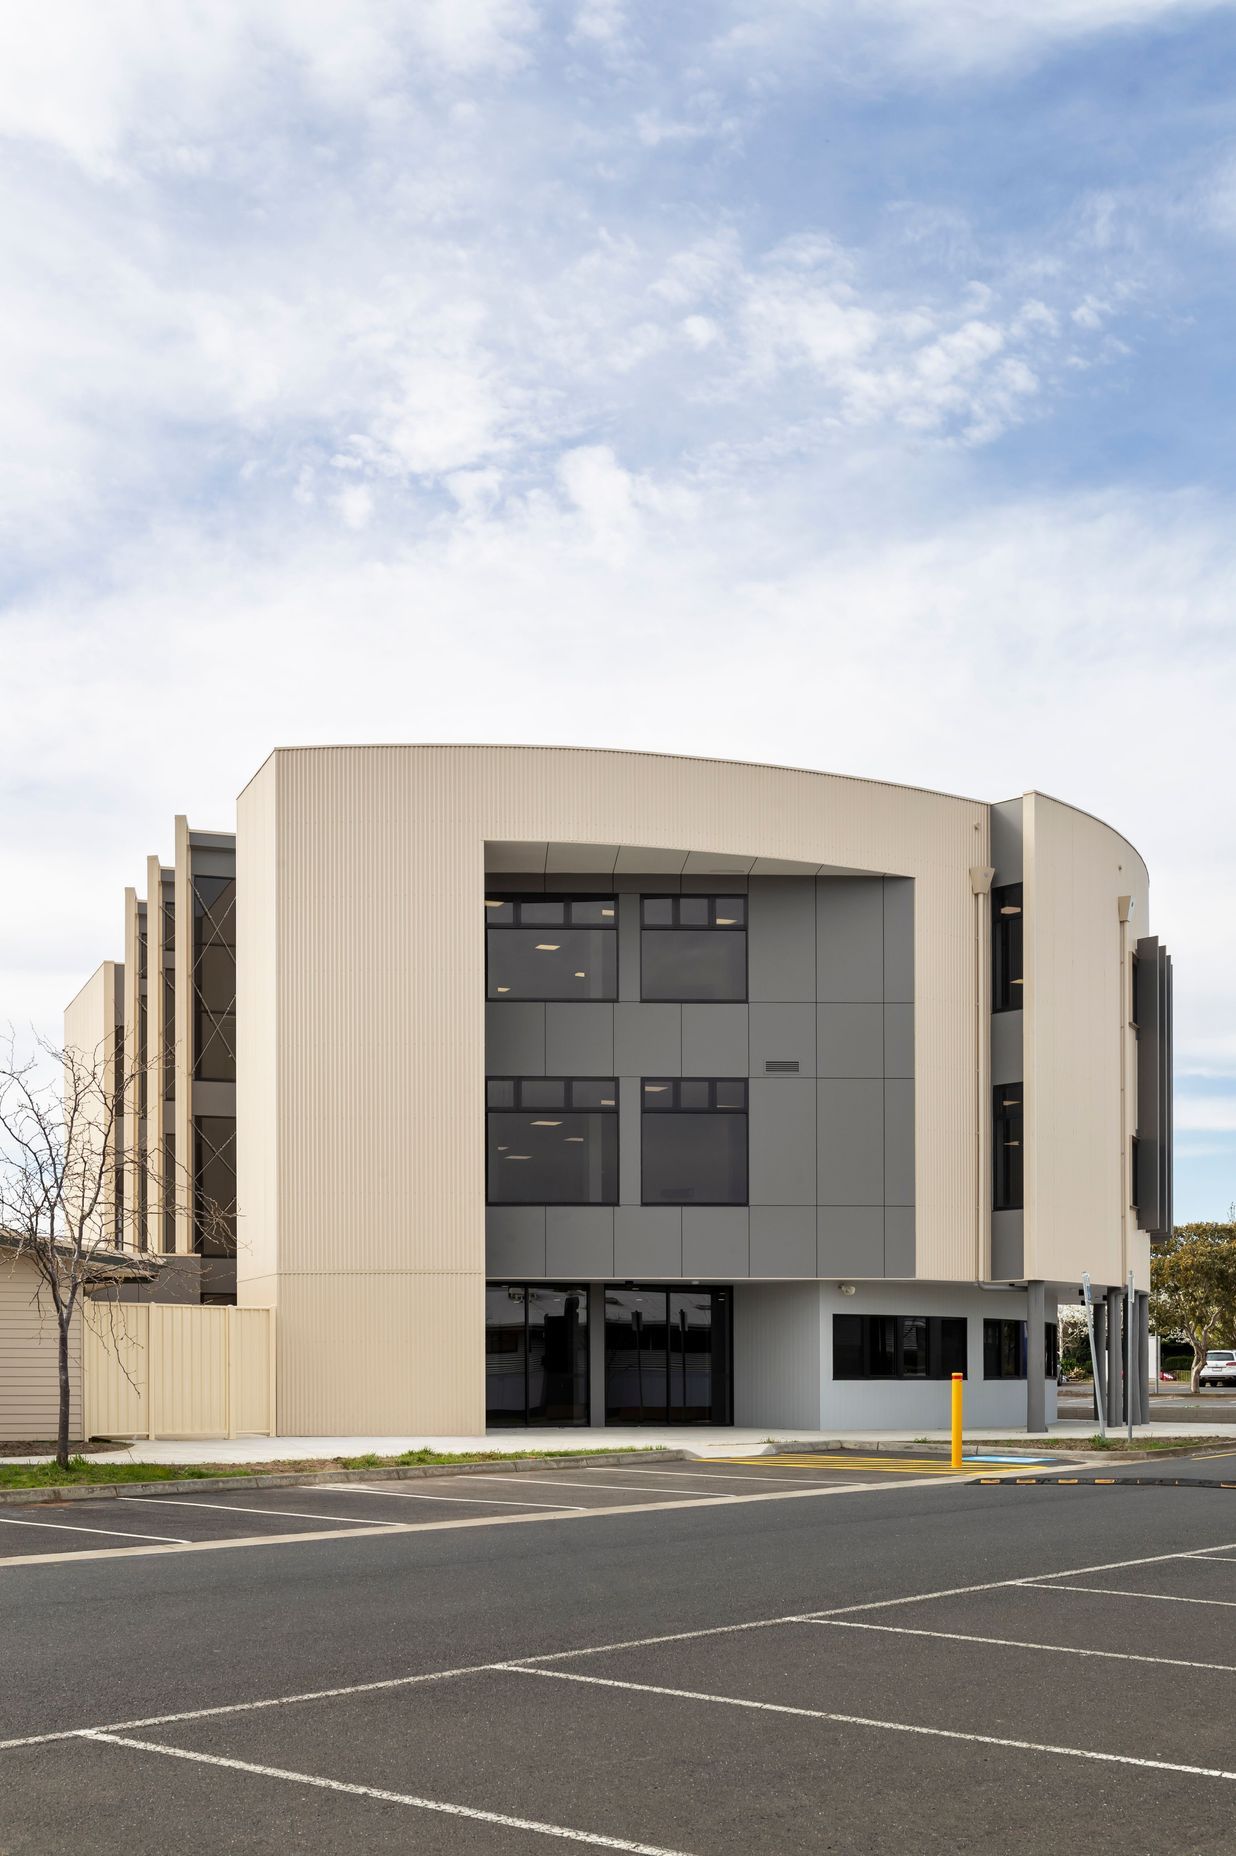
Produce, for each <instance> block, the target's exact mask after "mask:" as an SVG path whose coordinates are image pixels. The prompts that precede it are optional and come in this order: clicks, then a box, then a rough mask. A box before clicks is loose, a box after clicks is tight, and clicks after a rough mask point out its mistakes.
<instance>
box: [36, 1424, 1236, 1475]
mask: <svg viewBox="0 0 1236 1856" xmlns="http://www.w3.org/2000/svg"><path fill="white" fill-rule="evenodd" d="M1094 1434H1095V1422H1094V1419H1093V1418H1087V1419H1065V1420H1061V1421H1059V1422H1057V1423H1056V1424H1053V1425H1052V1426H1051V1428H1050V1430H1047V1431H1038V1432H1034V1433H1030V1432H1016V1431H1008V1430H970V1429H969V1428H967V1430H966V1434H965V1436H966V1446H967V1448H968V1449H969V1448H973V1447H974V1446H976V1445H982V1444H994V1443H1004V1444H1007V1445H1008V1446H1009V1448H1010V1449H1017V1450H1020V1449H1023V1448H1024V1449H1027V1450H1033V1448H1034V1446H1035V1444H1036V1443H1041V1442H1043V1441H1045V1440H1047V1439H1051V1440H1053V1441H1054V1442H1056V1443H1060V1442H1062V1441H1064V1440H1066V1439H1067V1440H1068V1442H1069V1444H1071V1445H1072V1446H1073V1447H1074V1448H1076V1449H1084V1448H1085V1444H1086V1443H1087V1442H1088V1441H1089V1439H1090V1438H1092V1437H1093V1436H1094ZM1197 1434H1198V1430H1197V1426H1196V1425H1191V1424H1188V1423H1182V1424H1178V1425H1177V1424H1154V1425H1149V1424H1142V1425H1136V1426H1135V1427H1134V1431H1133V1435H1134V1438H1135V1439H1136V1440H1137V1441H1138V1442H1144V1441H1146V1440H1149V1439H1155V1440H1164V1439H1167V1438H1171V1437H1193V1436H1196V1435H1197ZM1119 1435H1121V1436H1123V1435H1124V1432H1123V1431H1121V1432H1120V1433H1119ZM1205 1435H1206V1438H1207V1441H1209V1440H1210V1439H1212V1438H1213V1439H1216V1440H1218V1439H1222V1438H1228V1437H1231V1438H1236V1424H1223V1425H1219V1424H1208V1425H1206V1426H1205ZM948 1440H949V1433H948V1432H947V1431H946V1430H934V1431H918V1432H911V1431H908V1430H903V1431H870V1430H867V1431H805V1430H778V1431H768V1430H761V1429H758V1428H755V1427H751V1428H739V1427H734V1428H732V1429H728V1430H712V1429H705V1428H703V1427H698V1428H697V1427H695V1426H691V1427H686V1426H682V1425H665V1426H653V1425H647V1426H634V1425H633V1426H629V1427H625V1428H623V1427H618V1426H614V1427H611V1428H598V1429H595V1430H590V1429H583V1428H573V1427H566V1426H564V1427H562V1428H561V1429H552V1430H551V1429H540V1428H538V1429H536V1430H515V1429H510V1430H507V1429H503V1430H500V1431H490V1432H488V1433H487V1434H485V1435H483V1436H479V1437H477V1436H472V1437H426V1436H419V1437H231V1438H228V1437H218V1438H200V1437H198V1438H158V1439H156V1440H155V1441H153V1442H152V1441H148V1440H146V1439H143V1438H136V1439H134V1440H133V1442H131V1443H128V1444H125V1445H123V1446H120V1447H118V1448H116V1449H114V1450H101V1451H92V1452H91V1458H92V1461H95V1462H100V1463H237V1464H242V1463H289V1462H317V1461H321V1460H323V1459H325V1460H331V1459H334V1458H336V1457H356V1456H367V1455H370V1454H372V1455H375V1456H383V1457H389V1456H401V1455H402V1454H403V1453H404V1452H405V1451H408V1450H435V1451H442V1452H449V1453H452V1454H456V1453H460V1452H472V1451H482V1450H488V1451H500V1452H502V1453H503V1454H504V1455H505V1454H507V1453H509V1452H511V1451H535V1452H536V1453H537V1454H538V1455H542V1454H543V1455H546V1456H561V1455H563V1454H564V1453H565V1452H570V1453H574V1452H576V1451H588V1452H594V1451H602V1450H606V1451H608V1450H651V1449H664V1450H683V1451H686V1452H688V1453H689V1454H690V1455H691V1456H694V1457H705V1458H707V1457H723V1456H735V1455H743V1456H756V1455H760V1454H762V1453H763V1452H765V1451H771V1450H772V1449H774V1448H775V1447H777V1446H778V1445H781V1446H784V1445H785V1444H790V1443H794V1444H806V1445H810V1446H811V1447H812V1448H813V1449H840V1448H846V1449H855V1448H862V1449H864V1450H873V1451H878V1450H889V1449H893V1450H904V1449H905V1448H906V1447H907V1446H909V1445H912V1444H946V1443H947V1442H948ZM49 1460H50V1456H49V1454H48V1453H45V1454H42V1455H39V1456H27V1457H13V1456H8V1457H3V1456H0V1463H40V1462H47V1461H49Z"/></svg>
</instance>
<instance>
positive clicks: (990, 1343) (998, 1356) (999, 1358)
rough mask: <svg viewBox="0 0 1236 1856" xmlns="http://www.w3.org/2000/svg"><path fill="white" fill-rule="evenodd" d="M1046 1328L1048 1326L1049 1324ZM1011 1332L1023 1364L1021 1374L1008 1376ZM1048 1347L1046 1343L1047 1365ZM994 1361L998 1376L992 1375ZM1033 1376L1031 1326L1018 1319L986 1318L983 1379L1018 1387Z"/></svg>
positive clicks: (985, 1316)
mask: <svg viewBox="0 0 1236 1856" xmlns="http://www.w3.org/2000/svg"><path fill="white" fill-rule="evenodd" d="M1044 1326H1045V1327H1046V1326H1047V1323H1046V1322H1045V1323H1044ZM1010 1332H1011V1334H1012V1340H1013V1351H1014V1353H1015V1355H1016V1358H1017V1361H1018V1362H1019V1364H1020V1371H1017V1370H1014V1371H1012V1372H1008V1371H1006V1369H1005V1348H1006V1346H1007V1344H1008V1341H1009V1337H1010ZM1046 1345H1047V1344H1046V1341H1044V1364H1046ZM993 1359H994V1362H995V1365H996V1368H997V1370H996V1371H995V1372H991V1371H989V1365H990V1363H991V1361H992V1360H993ZM1029 1376H1030V1343H1029V1324H1028V1323H1027V1322H1026V1321H1025V1320H1024V1319H1020V1318H1019V1317H1018V1316H1016V1315H984V1316H983V1378H984V1379H985V1380H988V1379H990V1380H997V1379H998V1380H1003V1381H1005V1382H1006V1383H1008V1382H1009V1381H1012V1382H1013V1383H1015V1384H1021V1383H1023V1382H1024V1381H1025V1380H1026V1379H1028V1378H1029ZM1048 1376H1049V1375H1047V1374H1044V1377H1045V1378H1046V1377H1048Z"/></svg>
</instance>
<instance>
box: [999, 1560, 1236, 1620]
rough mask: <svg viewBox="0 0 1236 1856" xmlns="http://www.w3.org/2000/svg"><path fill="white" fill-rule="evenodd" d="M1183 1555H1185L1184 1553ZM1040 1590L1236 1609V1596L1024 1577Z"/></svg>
mask: <svg viewBox="0 0 1236 1856" xmlns="http://www.w3.org/2000/svg"><path fill="white" fill-rule="evenodd" d="M1182 1557H1183V1555H1182ZM1020 1583H1021V1584H1022V1585H1032V1586H1033V1587H1034V1588H1035V1590H1036V1591H1038V1592H1093V1593H1095V1595H1096V1596H1097V1597H1099V1598H1149V1599H1152V1600H1153V1601H1154V1603H1155V1604H1158V1605H1222V1606H1223V1607H1224V1609H1225V1610H1236V1598H1182V1597H1181V1596H1180V1594H1179V1593H1178V1592H1123V1591H1120V1590H1119V1589H1118V1587H1116V1586H1114V1585H1055V1584H1052V1585H1040V1584H1039V1582H1038V1580H1037V1579H1022V1580H1021V1581H1020Z"/></svg>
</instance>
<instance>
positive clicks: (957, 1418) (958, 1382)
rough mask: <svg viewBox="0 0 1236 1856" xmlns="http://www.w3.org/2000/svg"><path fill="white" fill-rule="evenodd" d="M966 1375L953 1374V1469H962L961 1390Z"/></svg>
mask: <svg viewBox="0 0 1236 1856" xmlns="http://www.w3.org/2000/svg"><path fill="white" fill-rule="evenodd" d="M964 1384H965V1374H964V1373H954V1374H953V1468H954V1469H960V1468H961V1388H962V1386H963V1385H964Z"/></svg>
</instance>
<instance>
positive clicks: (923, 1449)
mask: <svg viewBox="0 0 1236 1856" xmlns="http://www.w3.org/2000/svg"><path fill="white" fill-rule="evenodd" d="M1214 1441H1215V1440H1214V1439H1212V1438H1209V1437H1206V1438H1203V1439H1202V1440H1201V1442H1200V1443H1199V1441H1198V1440H1197V1439H1196V1438H1195V1439H1194V1440H1193V1442H1192V1443H1187V1444H1180V1445H1179V1446H1176V1445H1172V1446H1169V1447H1168V1448H1167V1449H1163V1450H1083V1449H1076V1448H1075V1449H1068V1450H1066V1449H1063V1448H1061V1446H1060V1445H1059V1444H1055V1445H1048V1446H1046V1447H1045V1448H1042V1449H1039V1450H1036V1449H1035V1448H1034V1439H1033V1438H1031V1439H1029V1440H1028V1441H1027V1442H1026V1443H1025V1444H1024V1445H1014V1444H1010V1443H1000V1444H980V1445H979V1446H978V1448H979V1449H980V1450H984V1451H987V1452H989V1453H990V1457H991V1458H992V1459H994V1458H999V1457H1012V1456H1014V1455H1024V1456H1026V1457H1036V1458H1042V1457H1045V1456H1050V1457H1051V1458H1052V1461H1051V1463H1050V1464H1049V1463H1042V1462H1036V1463H1035V1464H1034V1466H1033V1467H1035V1468H1036V1469H1038V1470H1040V1471H1041V1472H1042V1474H1043V1475H1044V1476H1045V1477H1047V1478H1050V1477H1051V1476H1052V1475H1053V1474H1054V1470H1055V1465H1056V1464H1057V1463H1058V1464H1059V1466H1060V1468H1061V1469H1075V1468H1077V1467H1078V1465H1085V1466H1086V1467H1090V1466H1094V1467H1096V1468H1097V1467H1098V1465H1099V1464H1101V1463H1102V1464H1108V1463H1110V1464H1113V1465H1115V1464H1118V1463H1159V1462H1168V1463H1170V1462H1171V1461H1172V1460H1173V1459H1174V1458H1176V1457H1189V1456H1195V1455H1196V1454H1197V1452H1198V1450H1199V1449H1202V1448H1205V1447H1210V1446H1211V1445H1212V1444H1213V1443H1214ZM1219 1441H1222V1440H1221V1439H1220V1440H1219ZM1231 1453H1232V1455H1233V1456H1236V1443H1233V1445H1232V1452H1231ZM743 1454H744V1455H747V1456H756V1455H760V1456H767V1457H778V1456H809V1455H812V1454H814V1455H816V1456H822V1455H825V1454H827V1455H830V1456H896V1457H903V1458H904V1457H911V1456H921V1457H925V1458H930V1459H931V1460H932V1461H939V1462H945V1461H947V1460H948V1457H949V1454H950V1453H949V1449H948V1446H947V1445H946V1444H940V1443H936V1442H935V1441H934V1439H933V1440H932V1441H931V1442H930V1443H923V1444H919V1443H905V1442H901V1443H892V1442H889V1441H888V1440H887V1439H885V1438H874V1439H873V1440H872V1441H871V1442H870V1443H859V1442H856V1441H855V1439H854V1438H853V1437H850V1438H847V1439H846V1441H845V1442H844V1443H821V1442H820V1441H819V1440H818V1439H816V1441H815V1442H813V1443H809V1444H787V1443H775V1444H770V1445H768V1446H767V1447H766V1448H765V1449H764V1450H762V1451H759V1452H757V1451H754V1450H750V1451H744V1452H743ZM992 1467H994V1463H993V1462H992V1461H986V1462H985V1461H982V1460H976V1459H975V1458H974V1457H967V1458H966V1459H965V1460H964V1462H963V1468H965V1469H972V1470H973V1471H974V1472H975V1474H976V1475H981V1474H982V1472H983V1470H984V1469H989V1468H992ZM1026 1467H1027V1469H1029V1468H1030V1467H1031V1465H1030V1464H1029V1463H1027V1465H1026ZM959 1473H960V1472H959ZM1216 1486H1222V1485H1216Z"/></svg>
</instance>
